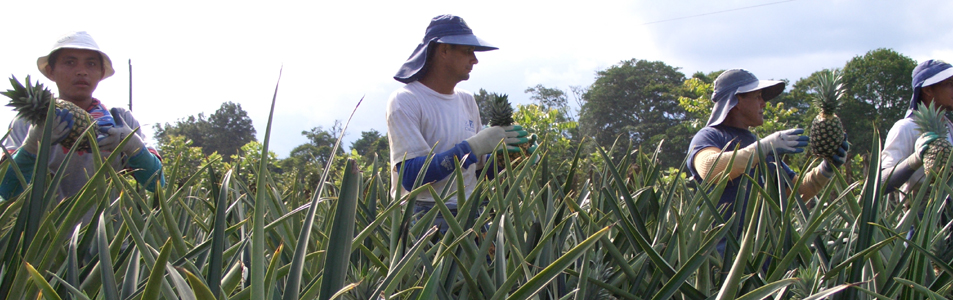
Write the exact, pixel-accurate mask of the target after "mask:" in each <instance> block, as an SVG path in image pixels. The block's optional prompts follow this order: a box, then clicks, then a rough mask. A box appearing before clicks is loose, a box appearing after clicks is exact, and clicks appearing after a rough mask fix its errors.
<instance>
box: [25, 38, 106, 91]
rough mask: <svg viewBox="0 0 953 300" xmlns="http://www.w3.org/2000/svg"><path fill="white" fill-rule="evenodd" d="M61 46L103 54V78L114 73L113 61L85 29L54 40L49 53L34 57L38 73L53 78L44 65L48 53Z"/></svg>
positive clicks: (46, 61)
mask: <svg viewBox="0 0 953 300" xmlns="http://www.w3.org/2000/svg"><path fill="white" fill-rule="evenodd" d="M63 48H70V49H85V50H93V51H96V52H99V54H102V55H103V79H106V78H109V76H112V75H113V74H115V73H116V70H113V62H112V60H110V59H109V55H106V52H103V50H99V45H97V44H96V41H94V40H93V37H92V36H90V35H89V33H86V32H85V31H75V32H70V33H68V34H66V35H63V36H62V37H60V38H59V39H58V40H56V43H54V44H53V49H51V50H50V52H49V53H47V54H46V55H45V56H40V58H37V59H36V67H37V68H39V69H40V73H43V75H44V76H46V78H49V79H50V80H52V79H53V77H52V76H53V74H50V73H48V72H46V66H49V65H50V54H52V53H53V52H56V50H60V49H63Z"/></svg>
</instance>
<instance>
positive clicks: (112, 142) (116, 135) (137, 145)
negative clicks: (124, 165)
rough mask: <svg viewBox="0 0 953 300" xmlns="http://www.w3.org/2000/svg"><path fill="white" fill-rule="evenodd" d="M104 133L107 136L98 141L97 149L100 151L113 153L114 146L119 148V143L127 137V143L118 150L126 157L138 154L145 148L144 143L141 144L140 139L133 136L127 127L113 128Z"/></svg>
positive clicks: (135, 135)
mask: <svg viewBox="0 0 953 300" xmlns="http://www.w3.org/2000/svg"><path fill="white" fill-rule="evenodd" d="M106 133H107V134H108V135H107V136H106V137H104V138H102V139H101V140H99V149H100V150H102V151H115V150H116V146H119V143H120V142H122V140H123V139H125V138H126V137H127V136H129V141H128V142H126V144H125V145H123V147H122V149H119V150H120V151H122V153H123V154H125V155H126V156H134V155H136V154H139V152H140V151H142V149H144V148H145V147H146V145H145V143H143V142H142V138H140V137H139V135H138V134H134V133H133V132H132V128H129V127H128V126H124V125H123V126H115V127H113V128H110V129H109V130H108V131H106Z"/></svg>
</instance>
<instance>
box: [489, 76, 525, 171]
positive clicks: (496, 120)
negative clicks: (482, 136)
mask: <svg viewBox="0 0 953 300" xmlns="http://www.w3.org/2000/svg"><path fill="white" fill-rule="evenodd" d="M486 117H487V119H489V120H490V126H510V125H514V124H515V121H514V120H513V106H512V105H510V101H509V100H508V99H507V95H506V94H497V93H493V94H492V95H491V99H490V101H489V107H488V109H487V116H486ZM519 147H520V152H510V153H508V154H509V157H510V161H512V162H513V164H514V165H516V164H518V163H519V162H520V161H521V158H523V157H524V156H526V153H527V149H529V143H523V144H520V145H519ZM496 163H497V165H498V166H499V169H503V168H504V167H505V166H506V161H505V158H504V157H503V153H497V154H496Z"/></svg>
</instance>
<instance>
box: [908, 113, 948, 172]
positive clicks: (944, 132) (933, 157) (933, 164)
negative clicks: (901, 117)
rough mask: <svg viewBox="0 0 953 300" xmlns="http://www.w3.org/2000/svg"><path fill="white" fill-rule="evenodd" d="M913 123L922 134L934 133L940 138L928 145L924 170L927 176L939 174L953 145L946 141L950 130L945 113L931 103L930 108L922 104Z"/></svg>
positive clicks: (915, 114)
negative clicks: (944, 116) (944, 117)
mask: <svg viewBox="0 0 953 300" xmlns="http://www.w3.org/2000/svg"><path fill="white" fill-rule="evenodd" d="M913 122H914V123H916V124H917V126H919V127H920V132H921V133H927V132H932V133H934V134H936V135H937V136H939V137H940V138H938V139H935V140H933V141H932V142H930V143H929V144H927V151H926V153H924V154H923V168H924V171H926V173H927V174H934V175H936V174H939V173H940V170H941V169H942V168H943V167H944V166H945V164H946V162H947V159H949V157H950V151H951V150H953V145H950V141H948V140H946V137H947V136H948V135H949V128H947V127H946V120H944V119H943V112H942V111H941V110H940V109H939V108H938V107H935V106H934V105H933V103H930V106H929V107H928V106H927V105H925V104H923V103H920V104H919V107H918V108H917V110H916V111H914V112H913Z"/></svg>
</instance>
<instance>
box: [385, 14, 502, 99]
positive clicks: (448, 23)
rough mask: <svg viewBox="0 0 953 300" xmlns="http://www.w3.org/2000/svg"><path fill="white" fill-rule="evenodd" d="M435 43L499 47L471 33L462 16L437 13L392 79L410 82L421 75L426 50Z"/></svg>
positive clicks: (486, 49)
mask: <svg viewBox="0 0 953 300" xmlns="http://www.w3.org/2000/svg"><path fill="white" fill-rule="evenodd" d="M436 43H441V44H454V45H466V46H473V47H475V49H474V51H490V50H496V49H499V48H497V47H494V46H492V45H490V43H487V42H486V41H484V40H482V39H480V38H478V37H476V36H475V35H473V30H471V29H470V27H469V26H467V23H466V22H464V21H463V18H461V17H458V16H454V15H439V16H437V17H435V18H433V20H430V25H429V26H427V31H426V33H425V34H424V39H423V41H421V42H420V44H419V45H417V49H414V53H412V54H411V55H410V57H409V58H407V61H406V62H404V65H403V66H401V67H400V70H399V71H397V75H394V79H396V80H397V81H400V82H403V83H411V82H414V81H416V80H417V79H420V77H421V76H423V75H424V74H423V73H424V72H422V70H424V69H425V68H424V67H425V64H426V63H427V52H428V51H430V49H431V48H433V45H435V44H436Z"/></svg>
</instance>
